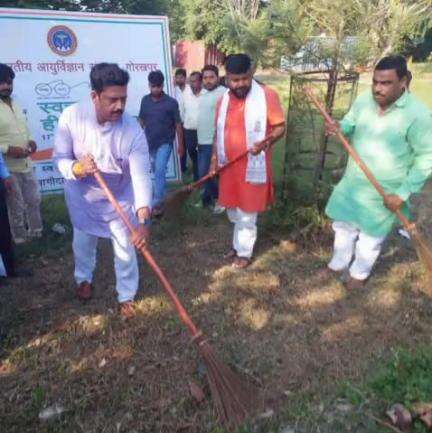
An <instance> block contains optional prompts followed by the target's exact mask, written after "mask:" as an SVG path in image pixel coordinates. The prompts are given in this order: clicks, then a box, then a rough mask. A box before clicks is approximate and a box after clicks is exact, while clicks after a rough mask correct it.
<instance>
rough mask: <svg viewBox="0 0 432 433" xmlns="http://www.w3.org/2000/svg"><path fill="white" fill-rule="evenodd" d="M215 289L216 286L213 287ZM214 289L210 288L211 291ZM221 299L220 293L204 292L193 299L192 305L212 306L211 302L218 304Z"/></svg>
mask: <svg viewBox="0 0 432 433" xmlns="http://www.w3.org/2000/svg"><path fill="white" fill-rule="evenodd" d="M213 287H215V286H214V285H213ZM213 287H212V286H210V290H212V288H213ZM219 299H220V293H215V292H213V293H209V292H204V293H201V295H199V296H197V297H196V298H193V299H192V305H195V306H198V305H208V304H210V302H216V301H218V300H219Z"/></svg>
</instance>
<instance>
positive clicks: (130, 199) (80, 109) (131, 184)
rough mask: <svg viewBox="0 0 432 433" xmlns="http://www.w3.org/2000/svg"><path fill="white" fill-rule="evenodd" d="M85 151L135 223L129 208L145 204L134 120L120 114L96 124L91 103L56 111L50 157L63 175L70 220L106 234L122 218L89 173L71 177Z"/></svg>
mask: <svg viewBox="0 0 432 433" xmlns="http://www.w3.org/2000/svg"><path fill="white" fill-rule="evenodd" d="M86 154H91V155H93V156H94V158H95V161H96V164H97V166H98V167H99V169H100V170H101V172H102V173H103V175H104V178H105V180H106V182H107V184H108V186H109V187H110V189H111V190H112V192H113V194H114V196H115V197H116V198H117V200H118V201H119V203H120V205H121V206H122V208H123V209H124V210H125V211H126V213H127V214H128V216H129V217H130V218H131V219H132V221H133V222H136V219H135V211H136V210H137V209H139V208H141V207H145V206H148V207H150V206H151V177H150V162H149V152H148V145H147V140H146V138H145V135H144V133H143V130H142V128H141V127H140V125H139V124H138V122H137V120H136V119H135V118H134V117H132V116H130V115H128V114H126V113H125V114H124V115H123V116H122V118H121V119H119V120H118V121H116V122H106V123H105V124H103V125H100V124H99V123H98V122H97V119H96V113H95V108H94V105H93V104H92V103H91V102H84V103H78V104H74V105H71V106H69V107H67V108H66V109H65V110H64V111H63V113H62V115H61V116H60V119H59V124H58V129H57V132H56V136H55V146H54V161H55V163H56V165H57V167H58V169H59V170H60V172H61V174H62V175H63V176H64V178H65V180H66V182H65V197H66V203H67V206H68V209H69V213H70V218H71V221H72V224H73V226H74V227H75V228H77V229H79V230H81V231H83V232H85V233H88V234H90V235H94V236H100V237H106V238H108V237H110V236H111V232H112V228H113V227H114V228H115V229H118V228H119V226H123V223H122V221H121V220H120V219H119V217H118V215H117V214H116V212H115V209H114V208H113V206H112V205H111V203H110V202H109V201H108V200H107V198H106V197H105V194H104V192H103V190H102V189H101V188H100V187H99V185H98V184H97V182H96V180H95V179H94V178H93V177H91V176H88V177H86V178H84V179H76V178H75V176H74V174H73V172H72V165H73V163H74V162H76V160H78V159H80V158H82V157H83V156H84V155H86Z"/></svg>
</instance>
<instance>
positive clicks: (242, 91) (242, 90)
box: [231, 86, 251, 99]
mask: <svg viewBox="0 0 432 433" xmlns="http://www.w3.org/2000/svg"><path fill="white" fill-rule="evenodd" d="M250 89H251V88H250V87H246V86H245V87H238V88H237V89H231V92H233V93H234V95H235V96H236V97H237V98H239V99H245V98H246V96H247V94H248V93H249V90H250Z"/></svg>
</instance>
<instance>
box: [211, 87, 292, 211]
mask: <svg viewBox="0 0 432 433" xmlns="http://www.w3.org/2000/svg"><path fill="white" fill-rule="evenodd" d="M263 88H264V92H265V97H266V101H267V131H266V136H267V135H268V134H269V133H270V132H271V131H272V128H273V127H275V126H277V125H281V124H282V123H285V117H284V112H283V110H282V107H281V104H280V101H279V96H278V94H277V93H276V92H275V91H274V90H272V89H270V88H269V87H267V86H263ZM229 98H230V99H229V104H228V110H227V115H226V122H225V137H224V139H225V154H226V156H227V158H228V161H231V160H233V159H234V158H236V157H237V156H238V155H240V154H241V153H243V152H245V151H246V150H247V144H246V126H245V104H246V99H239V98H236V97H235V96H234V95H233V94H232V93H231V92H230V94H229ZM220 104H221V100H219V101H218V106H217V115H216V116H219V108H220ZM216 124H217V117H216ZM247 161H248V160H247V158H243V159H241V160H240V161H238V162H236V163H235V164H234V165H233V166H232V167H229V168H227V169H226V170H224V171H223V172H222V173H221V174H220V177H219V200H218V201H219V204H220V205H221V206H224V207H227V208H234V207H238V208H240V209H241V210H242V211H244V212H263V211H265V210H266V209H267V207H268V206H269V205H270V204H272V203H273V202H274V187H273V176H272V151H271V149H269V150H267V151H266V163H267V182H266V183H265V184H260V185H257V184H251V183H247V182H246V180H245V179H246V167H247Z"/></svg>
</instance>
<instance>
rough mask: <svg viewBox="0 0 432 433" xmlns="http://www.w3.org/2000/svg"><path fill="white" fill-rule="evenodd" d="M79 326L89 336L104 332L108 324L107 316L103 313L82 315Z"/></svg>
mask: <svg viewBox="0 0 432 433" xmlns="http://www.w3.org/2000/svg"><path fill="white" fill-rule="evenodd" d="M77 322H78V324H79V327H80V328H81V330H82V332H83V333H84V334H86V335H88V336H91V335H95V334H98V333H100V332H102V331H103V330H104V329H105V327H106V325H107V322H108V320H107V317H106V316H105V315H103V314H96V315H88V316H81V317H80V318H79V319H78V321H77Z"/></svg>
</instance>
